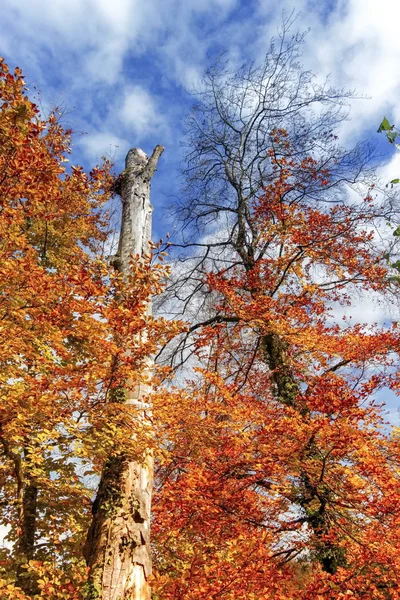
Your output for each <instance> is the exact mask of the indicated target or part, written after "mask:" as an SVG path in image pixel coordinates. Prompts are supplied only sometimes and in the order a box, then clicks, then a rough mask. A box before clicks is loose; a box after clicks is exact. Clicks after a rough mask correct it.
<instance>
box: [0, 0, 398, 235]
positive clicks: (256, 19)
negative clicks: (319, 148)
mask: <svg viewBox="0 0 400 600" xmlns="http://www.w3.org/2000/svg"><path fill="white" fill-rule="evenodd" d="M293 9H294V10H295V11H296V12H297V13H299V16H298V18H297V21H296V24H295V25H294V27H293V31H295V30H296V29H297V30H300V31H304V30H307V29H310V32H309V34H308V35H307V38H306V40H307V41H306V44H305V46H304V56H303V62H304V65H305V67H306V68H308V69H311V70H312V71H313V72H314V73H316V74H317V75H319V76H320V77H325V76H326V75H330V80H331V83H332V84H334V85H336V86H339V87H346V88H349V89H352V90H356V92H357V94H358V95H359V96H365V97H368V98H369V99H363V100H358V101H356V102H354V103H353V107H352V112H351V120H350V121H349V122H347V123H346V125H345V127H343V128H342V132H341V135H342V138H345V139H344V141H345V142H348V143H353V142H354V141H355V140H356V139H359V138H365V137H369V138H374V137H375V138H377V137H378V136H376V129H377V125H378V124H379V122H380V120H381V118H382V116H383V115H384V114H385V115H387V116H388V118H389V120H390V121H391V122H394V123H396V122H400V68H399V65H400V35H399V33H398V32H399V23H400V2H399V0H280V1H279V2H276V0H112V1H110V0H3V3H2V24H1V26H0V52H1V53H2V54H4V56H5V57H6V60H7V62H8V63H9V65H10V67H14V66H16V65H18V66H20V67H21V68H22V69H23V71H24V73H25V78H26V81H27V83H28V85H29V88H30V89H31V92H32V94H33V95H34V94H36V93H37V92H40V99H41V100H40V101H41V104H42V106H43V108H44V110H48V109H49V108H50V107H52V106H55V105H57V106H61V107H62V108H63V110H64V111H65V116H64V122H65V123H66V125H68V126H72V127H73V129H74V130H75V131H76V132H77V134H76V136H75V138H74V146H75V147H74V155H73V156H74V160H75V162H80V163H82V164H83V165H84V166H85V167H86V168H88V167H90V166H91V165H93V164H94V163H95V162H96V161H97V160H99V158H100V157H101V156H102V155H104V154H106V155H109V156H111V157H112V158H113V159H114V160H115V162H116V168H117V170H119V169H121V168H122V160H123V158H124V156H125V154H126V151H127V150H128V149H129V148H130V147H132V146H140V147H142V148H143V149H144V150H145V151H147V152H151V150H152V148H153V147H154V145H155V144H157V143H160V144H163V145H164V146H165V147H166V152H165V154H164V156H163V157H162V160H161V162H160V165H159V172H158V174H157V177H156V178H155V180H154V185H153V203H154V204H155V207H156V215H155V216H156V219H155V230H156V231H155V233H156V236H159V235H160V236H161V235H162V234H163V233H165V231H164V232H163V217H162V211H163V207H164V206H165V205H167V204H168V198H169V197H170V196H171V194H174V193H176V192H177V190H178V184H177V181H178V177H177V174H178V166H179V160H180V152H181V150H180V141H181V138H182V122H183V119H184V115H185V114H186V113H187V111H188V110H189V108H190V105H191V103H192V100H193V99H192V97H191V96H190V94H188V93H187V92H188V91H190V90H192V88H193V86H195V85H196V82H198V80H199V79H200V78H201V75H202V73H203V72H204V70H205V68H206V67H207V65H208V64H210V62H211V61H212V57H213V56H215V55H217V54H218V53H219V52H221V50H225V51H226V52H227V55H228V56H229V58H230V59H231V60H232V61H233V62H234V63H235V64H238V65H239V64H242V63H243V62H246V61H251V60H255V61H259V60H262V58H263V55H264V53H265V52H266V50H267V48H268V45H269V40H270V38H271V36H273V35H276V33H277V31H278V29H279V25H280V23H281V19H282V11H285V12H286V14H290V12H291V11H292V10H293ZM36 90H37V91H36ZM382 141H383V140H382ZM399 155H400V153H399ZM399 173H400V156H399V157H394V158H393V160H392V161H391V164H390V165H389V167H387V168H386V169H385V172H384V176H387V177H388V178H393V177H395V176H396V175H397V176H398V175H399ZM392 175H393V177H392Z"/></svg>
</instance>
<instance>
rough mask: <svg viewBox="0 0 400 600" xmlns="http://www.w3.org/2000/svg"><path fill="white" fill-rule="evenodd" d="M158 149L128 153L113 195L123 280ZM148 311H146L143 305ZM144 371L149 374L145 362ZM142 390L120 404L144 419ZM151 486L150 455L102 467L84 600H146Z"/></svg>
mask: <svg viewBox="0 0 400 600" xmlns="http://www.w3.org/2000/svg"><path fill="white" fill-rule="evenodd" d="M163 150H164V148H162V147H161V146H157V147H156V148H155V149H154V151H153V154H152V155H151V157H150V158H148V157H147V156H146V154H145V153H144V152H143V151H142V150H140V149H137V148H133V149H132V150H130V151H129V152H128V155H127V157H126V168H125V171H124V172H123V174H122V178H121V179H122V180H121V184H120V189H119V193H120V195H121V198H122V220H121V234H120V239H119V247H118V254H117V256H116V257H114V261H113V264H114V266H115V267H116V268H117V269H118V270H120V271H121V273H122V274H123V275H124V276H127V275H128V273H129V268H130V267H129V264H130V260H131V258H132V256H136V255H138V256H139V257H144V255H145V254H146V253H147V252H148V250H149V246H148V244H149V241H150V239H151V215H152V206H151V203H150V181H151V178H152V176H153V175H154V172H155V169H156V166H157V162H158V159H159V157H160V156H161V154H162V152H163ZM148 310H149V311H150V310H151V307H150V305H149V308H148ZM148 368H149V369H151V361H150V358H149V361H148ZM149 391H150V390H149V388H148V386H144V385H142V386H138V387H137V388H136V389H134V390H133V391H127V393H126V398H127V399H126V402H127V403H129V404H132V405H134V406H135V407H136V408H137V415H138V416H137V418H138V419H146V416H145V409H147V410H148V409H149V408H150V407H149V406H148V405H147V404H144V403H143V396H144V395H147V394H148V393H149ZM152 484H153V457H152V454H151V451H149V452H148V453H146V455H145V456H144V457H142V460H140V461H133V460H132V459H130V457H129V456H122V457H121V456H119V455H118V456H112V457H110V458H109V460H108V461H107V463H106V464H105V466H104V469H103V473H102V477H101V481H100V484H99V489H98V493H97V497H96V500H95V502H94V504H93V509H92V512H93V518H92V524H91V526H90V529H89V531H88V535H87V540H86V544H85V547H84V555H85V558H86V561H87V564H88V566H89V567H90V575H89V581H88V586H87V598H88V600H94V599H97V600H149V599H150V586H149V581H148V578H149V575H150V573H151V556H150V538H149V536H150V510H151V492H152Z"/></svg>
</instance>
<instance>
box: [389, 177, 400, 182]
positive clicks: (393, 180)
mask: <svg viewBox="0 0 400 600" xmlns="http://www.w3.org/2000/svg"><path fill="white" fill-rule="evenodd" d="M390 183H400V179H399V178H397V179H392V181H391V182H390Z"/></svg>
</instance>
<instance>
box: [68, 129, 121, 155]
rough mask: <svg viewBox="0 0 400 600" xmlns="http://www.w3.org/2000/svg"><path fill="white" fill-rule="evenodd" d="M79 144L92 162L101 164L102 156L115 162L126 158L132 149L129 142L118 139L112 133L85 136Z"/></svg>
mask: <svg viewBox="0 0 400 600" xmlns="http://www.w3.org/2000/svg"><path fill="white" fill-rule="evenodd" d="M78 143H79V146H81V148H82V149H83V151H84V153H85V155H86V157H87V158H88V159H89V160H90V161H91V162H96V161H97V162H99V161H100V160H101V157H102V156H106V157H107V158H110V160H112V161H113V162H114V161H116V160H118V159H120V158H124V157H125V155H126V153H127V152H128V150H129V147H130V146H129V142H128V141H127V140H125V139H122V138H119V137H117V136H116V135H114V134H112V133H111V132H110V131H106V132H104V133H93V134H89V135H85V136H83V137H82V138H81V139H80V140H79V142H78Z"/></svg>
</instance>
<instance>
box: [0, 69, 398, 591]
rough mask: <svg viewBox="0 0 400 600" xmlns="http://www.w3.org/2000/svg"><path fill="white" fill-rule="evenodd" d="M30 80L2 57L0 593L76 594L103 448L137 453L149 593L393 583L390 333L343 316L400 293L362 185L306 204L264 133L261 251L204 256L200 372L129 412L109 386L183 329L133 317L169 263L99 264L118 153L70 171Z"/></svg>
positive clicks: (387, 586)
mask: <svg viewBox="0 0 400 600" xmlns="http://www.w3.org/2000/svg"><path fill="white" fill-rule="evenodd" d="M26 93H27V91H26V88H25V84H24V82H23V79H22V75H21V72H20V71H19V70H18V69H17V70H16V71H15V73H14V74H10V73H9V71H8V69H7V67H6V65H5V64H4V62H2V63H1V72H0V95H1V100H0V138H1V140H0V141H1V144H0V202H1V204H0V311H1V321H0V335H1V344H0V361H1V369H0V378H1V400H2V401H1V407H0V442H1V449H2V453H1V461H0V494H1V496H0V521H1V525H2V527H3V528H4V531H5V532H6V541H7V542H8V543H7V545H6V546H5V547H3V548H2V549H1V555H0V559H1V562H0V568H1V572H0V597H1V598H7V599H9V600H17V599H20V600H26V599H33V598H34V599H36V600H38V599H40V598H47V599H50V600H56V599H61V598H66V599H67V598H68V599H73V600H82V599H83V598H84V597H85V594H86V591H87V590H86V588H85V582H86V578H87V570H86V567H85V563H84V561H83V558H82V547H83V544H84V541H85V537H86V532H87V529H88V526H89V523H90V512H91V500H92V498H93V494H94V491H95V485H96V483H97V481H98V476H99V474H100V472H101V469H102V466H103V464H104V461H105V460H106V459H107V458H108V457H110V456H118V455H119V454H121V453H122V452H123V453H129V454H130V455H131V456H136V457H137V458H138V460H140V457H141V456H142V455H143V452H144V451H145V450H146V449H148V448H152V449H154V452H155V458H156V486H155V501H154V516H153V529H152V540H153V547H154V549H153V554H154V555H153V559H154V575H153V579H152V588H153V597H154V599H155V600H156V599H157V600H206V599H207V600H211V599H218V600H220V599H221V600H233V599H235V600H267V599H268V600H269V599H272V598H273V599H276V600H328V599H329V600H334V599H336V598H348V597H349V598H359V599H363V600H367V599H368V600H369V599H371V598H379V599H395V598H398V597H400V592H399V572H400V571H399V570H400V559H399V555H398V550H397V549H398V547H399V544H400V480H399V467H400V464H399V461H400V452H399V445H398V438H397V437H396V432H395V431H393V430H392V429H390V426H389V425H388V424H387V423H386V422H385V420H384V412H383V411H382V409H381V407H380V406H379V405H378V404H377V403H376V401H375V395H376V393H377V392H378V391H379V390H382V389H383V388H387V387H392V389H393V390H394V391H397V389H398V387H399V384H398V353H399V349H400V340H399V333H398V329H397V327H396V324H393V326H392V327H382V326H380V325H376V326H373V327H372V326H368V327H367V326H363V325H360V324H353V323H352V321H351V320H344V321H339V320H338V319H337V318H335V314H336V313H335V310H336V309H337V308H338V307H340V306H346V305H347V304H348V303H349V302H350V300H351V297H352V295H354V294H356V293H358V292H359V293H369V292H374V293H379V294H382V295H385V294H386V293H387V292H388V290H389V287H390V286H391V292H393V291H396V285H397V284H396V282H392V283H389V276H390V265H388V264H387V260H386V259H385V257H384V252H383V250H382V249H379V248H378V247H377V245H376V242H375V237H374V234H373V225H374V222H375V221H374V219H375V212H374V211H373V210H372V208H371V207H373V204H374V198H373V191H372V190H371V191H370V193H368V194H366V197H365V198H364V199H363V200H360V202H359V204H358V205H357V207H356V209H355V208H354V206H353V207H352V208H350V207H349V206H348V205H346V203H345V202H336V203H332V204H330V203H326V204H324V203H320V202H312V200H310V199H309V198H308V197H307V195H306V194H302V193H301V192H302V190H303V189H305V186H306V183H307V181H310V180H311V181H313V182H314V185H315V186H319V187H320V188H321V189H325V188H326V189H327V188H329V186H330V173H329V171H328V170H326V171H325V170H321V169H320V168H317V163H316V161H315V159H314V158H312V157H307V158H305V159H304V158H302V159H300V160H297V159H296V157H293V158H284V157H285V156H288V155H290V140H289V139H288V135H287V133H286V131H285V130H276V131H273V132H272V133H271V135H272V136H273V138H274V148H275V151H274V152H272V151H271V155H270V160H271V164H272V165H273V169H274V176H273V178H272V179H271V180H270V181H269V182H268V183H266V185H265V187H264V189H263V191H262V193H261V194H259V195H256V196H255V197H254V198H252V200H251V214H250V216H249V220H250V222H251V224H252V226H253V231H254V232H256V235H255V240H254V249H255V250H256V251H255V252H254V253H253V255H252V256H248V257H247V259H248V260H247V261H246V263H244V262H243V261H242V262H241V263H240V261H236V262H235V261H232V262H231V263H229V266H228V263H227V266H226V268H221V269H220V270H219V271H217V270H215V269H214V270H211V269H210V270H209V271H207V270H204V272H203V278H204V282H206V283H207V286H208V290H209V292H210V293H212V294H213V295H214V296H213V297H215V299H216V300H215V302H216V314H217V317H216V318H215V319H214V320H212V319H211V320H209V322H208V323H206V324H205V325H204V326H203V327H199V328H198V329H196V332H195V350H194V354H195V357H196V360H195V361H194V362H195V364H196V367H195V368H194V369H192V371H190V372H189V373H185V374H184V375H180V376H179V377H178V378H177V379H176V380H174V373H173V372H172V373H167V372H166V370H160V371H157V372H156V373H155V377H156V380H155V382H156V383H155V385H154V393H153V395H152V403H153V415H152V417H151V427H150V420H149V423H148V424H147V425H148V426H147V425H146V424H144V423H143V420H142V421H140V422H139V424H138V419H135V414H134V411H133V408H132V406H128V405H126V404H125V403H124V398H123V397H121V393H120V392H121V389H122V388H125V389H126V387H127V385H131V386H135V385H136V384H137V383H138V382H139V381H143V379H144V378H145V377H146V375H145V368H144V363H145V358H146V357H147V356H149V355H152V354H155V352H156V350H157V348H159V347H160V346H161V345H162V344H164V343H165V342H166V341H167V340H168V339H170V338H171V337H172V336H173V335H176V334H177V333H178V332H179V331H181V330H182V325H181V324H173V323H170V324H167V323H166V321H164V320H163V319H155V318H152V317H150V316H148V315H147V313H146V310H147V303H148V299H149V297H150V296H151V295H153V294H156V293H158V292H159V291H160V290H161V288H162V285H161V282H162V279H163V277H164V275H165V270H163V269H162V268H160V267H157V266H155V265H154V264H152V263H151V260H150V258H149V261H148V262H146V263H145V264H143V263H140V264H139V263H138V262H137V261H135V258H134V257H132V269H131V275H130V276H129V278H128V279H126V280H122V278H121V276H120V275H119V274H118V272H116V271H115V270H114V269H113V268H112V267H111V266H110V265H109V264H108V263H107V261H106V260H105V256H104V254H105V247H106V246H107V236H108V233H109V230H108V227H109V225H108V220H107V213H106V210H105V203H106V202H107V201H108V200H109V198H110V194H111V191H110V190H112V189H113V183H112V177H111V175H110V165H109V164H108V163H107V162H105V163H104V164H103V165H102V166H101V167H99V168H97V169H95V170H93V171H92V172H91V173H90V174H89V175H87V174H85V172H84V171H83V169H82V168H80V167H70V166H69V163H68V161H67V159H66V156H67V155H68V154H69V152H70V139H69V132H67V131H65V130H64V129H63V128H62V126H61V125H60V120H59V115H58V114H57V112H55V113H54V114H51V115H50V116H49V117H48V118H47V119H43V117H41V116H40V114H39V112H38V109H37V107H36V106H35V105H34V104H33V103H32V102H31V101H30V100H29V99H28V98H27V96H26ZM279 146H282V148H284V150H285V151H284V152H282V153H281V155H280V154H279V152H276V148H279ZM121 340H123V342H124V343H123V348H122V347H121V343H120V341H121Z"/></svg>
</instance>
